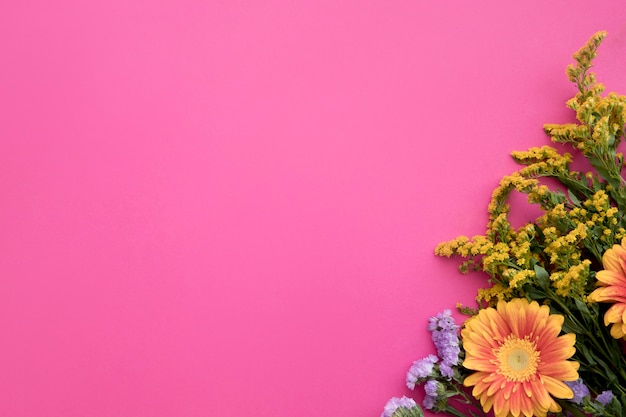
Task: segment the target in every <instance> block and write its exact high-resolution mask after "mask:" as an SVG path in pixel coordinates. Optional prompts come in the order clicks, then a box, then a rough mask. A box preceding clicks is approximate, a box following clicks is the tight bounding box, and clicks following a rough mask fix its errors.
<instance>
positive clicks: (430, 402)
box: [422, 395, 437, 410]
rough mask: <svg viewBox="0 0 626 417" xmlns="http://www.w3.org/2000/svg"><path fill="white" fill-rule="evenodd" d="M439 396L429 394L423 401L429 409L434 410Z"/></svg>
mask: <svg viewBox="0 0 626 417" xmlns="http://www.w3.org/2000/svg"><path fill="white" fill-rule="evenodd" d="M436 399H437V397H433V396H432V395H427V396H425V397H424V401H422V405H423V406H424V408H425V409H427V410H432V409H433V407H434V406H435V400H436Z"/></svg>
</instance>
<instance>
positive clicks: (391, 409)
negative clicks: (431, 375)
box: [380, 397, 422, 417]
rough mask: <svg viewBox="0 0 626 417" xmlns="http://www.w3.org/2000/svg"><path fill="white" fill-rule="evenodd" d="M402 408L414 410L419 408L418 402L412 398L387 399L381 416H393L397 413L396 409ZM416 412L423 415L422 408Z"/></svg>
mask: <svg viewBox="0 0 626 417" xmlns="http://www.w3.org/2000/svg"><path fill="white" fill-rule="evenodd" d="M401 408H404V409H407V410H414V411H417V410H418V408H417V403H416V402H415V401H414V400H413V399H412V398H408V397H402V398H398V397H393V398H392V399H390V400H389V401H387V404H385V409H384V410H383V413H382V414H381V415H380V417H392V416H393V415H394V414H395V413H396V411H398V409H401ZM414 414H417V415H419V416H421V415H422V413H421V410H419V411H417V413H414Z"/></svg>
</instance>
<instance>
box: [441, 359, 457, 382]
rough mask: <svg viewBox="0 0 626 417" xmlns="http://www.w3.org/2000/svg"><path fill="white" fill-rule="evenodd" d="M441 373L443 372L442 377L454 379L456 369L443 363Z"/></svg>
mask: <svg viewBox="0 0 626 417" xmlns="http://www.w3.org/2000/svg"><path fill="white" fill-rule="evenodd" d="M439 372H441V375H442V376H444V377H446V378H448V379H452V377H453V376H454V369H452V367H451V366H450V365H447V364H446V363H443V362H442V363H440V364H439Z"/></svg>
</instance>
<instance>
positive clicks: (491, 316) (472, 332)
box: [461, 298, 579, 417]
mask: <svg viewBox="0 0 626 417" xmlns="http://www.w3.org/2000/svg"><path fill="white" fill-rule="evenodd" d="M563 320H564V319H563V316H561V315H558V314H550V309H549V308H548V307H547V306H539V304H538V303H537V302H536V301H533V302H531V303H529V302H528V301H526V300H525V299H519V298H518V299H514V300H511V301H510V302H508V303H507V302H504V301H500V302H499V303H498V305H497V308H486V309H483V310H481V311H480V312H479V313H478V315H477V316H475V317H473V318H471V319H469V320H468V321H467V322H466V323H465V326H464V328H463V330H462V331H461V337H462V339H463V347H464V349H465V361H464V362H463V366H464V367H466V368H468V369H471V370H474V371H476V372H474V373H473V374H471V375H469V376H468V377H467V378H465V381H464V382H463V384H464V385H465V386H466V387H471V386H473V387H474V389H473V390H472V395H474V397H476V398H477V399H479V400H480V403H481V405H482V407H483V410H484V411H485V412H489V410H491V408H492V407H493V411H494V414H495V416H496V417H519V416H522V415H523V416H526V417H531V416H538V417H544V416H546V415H547V413H548V411H550V412H558V411H560V410H561V407H560V406H559V405H558V404H557V403H556V401H554V398H567V399H569V398H573V396H574V393H573V392H572V390H571V389H570V388H569V387H568V386H567V385H566V384H565V383H564V382H563V381H575V380H577V379H578V367H579V364H578V362H574V361H568V359H569V358H571V356H572V355H573V354H574V353H575V352H576V349H575V348H574V343H575V342H576V336H575V335H574V334H565V335H562V336H559V333H560V332H561V327H562V326H563ZM553 397H554V398H553Z"/></svg>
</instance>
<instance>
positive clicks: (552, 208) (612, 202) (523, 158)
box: [435, 32, 626, 305]
mask: <svg viewBox="0 0 626 417" xmlns="http://www.w3.org/2000/svg"><path fill="white" fill-rule="evenodd" d="M605 36H606V33H604V32H598V33H597V34H595V35H594V36H593V37H592V38H591V40H590V41H589V42H588V43H587V44H586V45H585V46H584V47H583V48H581V49H580V50H579V51H578V52H576V54H575V55H574V59H575V60H576V64H575V65H570V66H569V67H568V68H567V74H568V77H569V79H570V81H572V82H574V83H576V85H577V87H578V93H577V94H576V96H575V97H574V98H573V99H571V100H569V101H568V106H569V107H570V108H572V109H573V110H575V111H576V117H577V119H578V121H579V122H580V124H574V123H569V124H560V125H557V124H547V125H545V126H544V129H545V131H546V132H547V133H548V134H549V135H550V137H551V138H552V140H553V141H554V142H560V143H569V144H571V145H573V146H574V147H575V148H576V149H578V150H579V151H580V152H581V153H582V154H583V155H584V156H585V157H586V158H587V159H588V161H589V162H590V163H591V165H592V167H593V168H594V169H595V170H594V171H592V172H588V173H586V174H585V175H582V174H581V173H580V172H576V171H572V170H571V169H570V164H571V162H572V160H573V157H572V155H571V154H569V153H560V152H559V151H558V150H557V149H556V148H554V147H552V146H542V147H535V148H531V149H529V150H527V151H523V152H522V151H517V152H513V153H512V156H513V159H514V160H515V161H516V162H518V163H519V164H521V165H524V167H523V168H522V169H520V170H519V171H517V172H515V173H513V174H511V175H508V176H506V177H504V178H503V179H502V180H501V181H500V184H499V185H498V187H497V188H496V189H495V190H494V192H493V194H492V198H491V202H490V203H489V206H488V212H489V224H488V226H487V231H486V233H485V235H484V236H474V237H473V238H472V239H469V238H468V237H465V236H462V237H459V238H457V239H453V240H451V241H450V242H445V243H442V244H440V245H439V246H437V248H436V250H435V253H436V254H438V255H441V256H448V257H450V256H453V255H460V256H461V257H463V258H465V261H464V262H463V263H462V264H461V265H460V269H461V271H462V272H467V271H469V270H482V271H484V272H487V273H488V274H489V275H490V276H491V280H490V281H491V284H492V286H491V288H488V289H485V290H481V291H480V292H479V295H478V300H479V301H483V302H486V303H488V304H492V305H493V303H494V302H495V301H497V300H501V299H511V298H513V297H516V296H523V295H524V287H525V286H527V285H530V286H533V287H538V286H540V285H542V283H540V282H539V278H538V277H537V272H536V266H540V267H541V268H544V269H545V274H546V276H548V277H549V280H547V281H548V282H549V285H550V286H551V287H552V288H553V290H554V291H555V292H556V293H557V294H558V295H560V296H575V297H583V296H584V295H585V294H586V293H587V292H588V291H590V286H591V285H592V283H589V282H588V281H589V277H590V276H592V275H593V274H592V273H591V264H592V261H590V260H589V259H594V258H595V259H596V260H597V261H599V260H600V259H601V257H602V254H603V253H604V252H605V251H606V249H607V248H609V247H611V246H612V245H614V244H615V243H618V242H620V241H621V239H622V238H623V237H625V236H626V230H625V229H624V225H625V224H626V221H624V218H623V215H622V213H623V212H624V210H622V211H621V212H620V210H619V208H620V207H621V208H623V209H626V181H624V180H623V179H622V177H621V170H622V167H623V156H622V155H621V154H620V153H618V152H617V151H616V150H617V145H618V144H619V142H620V140H621V138H622V137H623V135H624V124H625V121H626V97H625V96H619V95H616V94H609V95H608V96H606V97H602V96H601V95H600V94H601V93H602V92H603V90H604V87H603V86H602V85H601V84H598V83H596V78H595V75H594V74H593V73H591V72H590V71H589V69H590V68H591V62H592V60H593V59H594V58H595V56H596V54H597V48H598V46H599V45H600V43H601V41H602V39H604V37H605ZM543 178H552V179H554V180H556V181H557V182H558V183H560V184H561V185H562V186H563V187H564V189H565V190H566V191H567V193H565V192H564V191H563V189H561V188H552V189H551V188H550V187H549V186H548V185H550V184H552V183H549V182H545V181H544V180H543ZM513 191H517V192H520V193H523V194H526V195H527V198H528V201H529V202H530V203H533V204H538V205H539V206H540V207H541V209H542V210H543V211H544V214H543V215H542V216H540V217H539V218H537V219H536V220H535V221H534V222H531V223H528V224H526V225H524V226H522V227H521V228H519V229H517V230H516V229H515V228H513V227H512V226H511V224H510V222H509V220H508V214H509V210H510V207H509V197H510V194H511V193H512V192H513Z"/></svg>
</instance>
